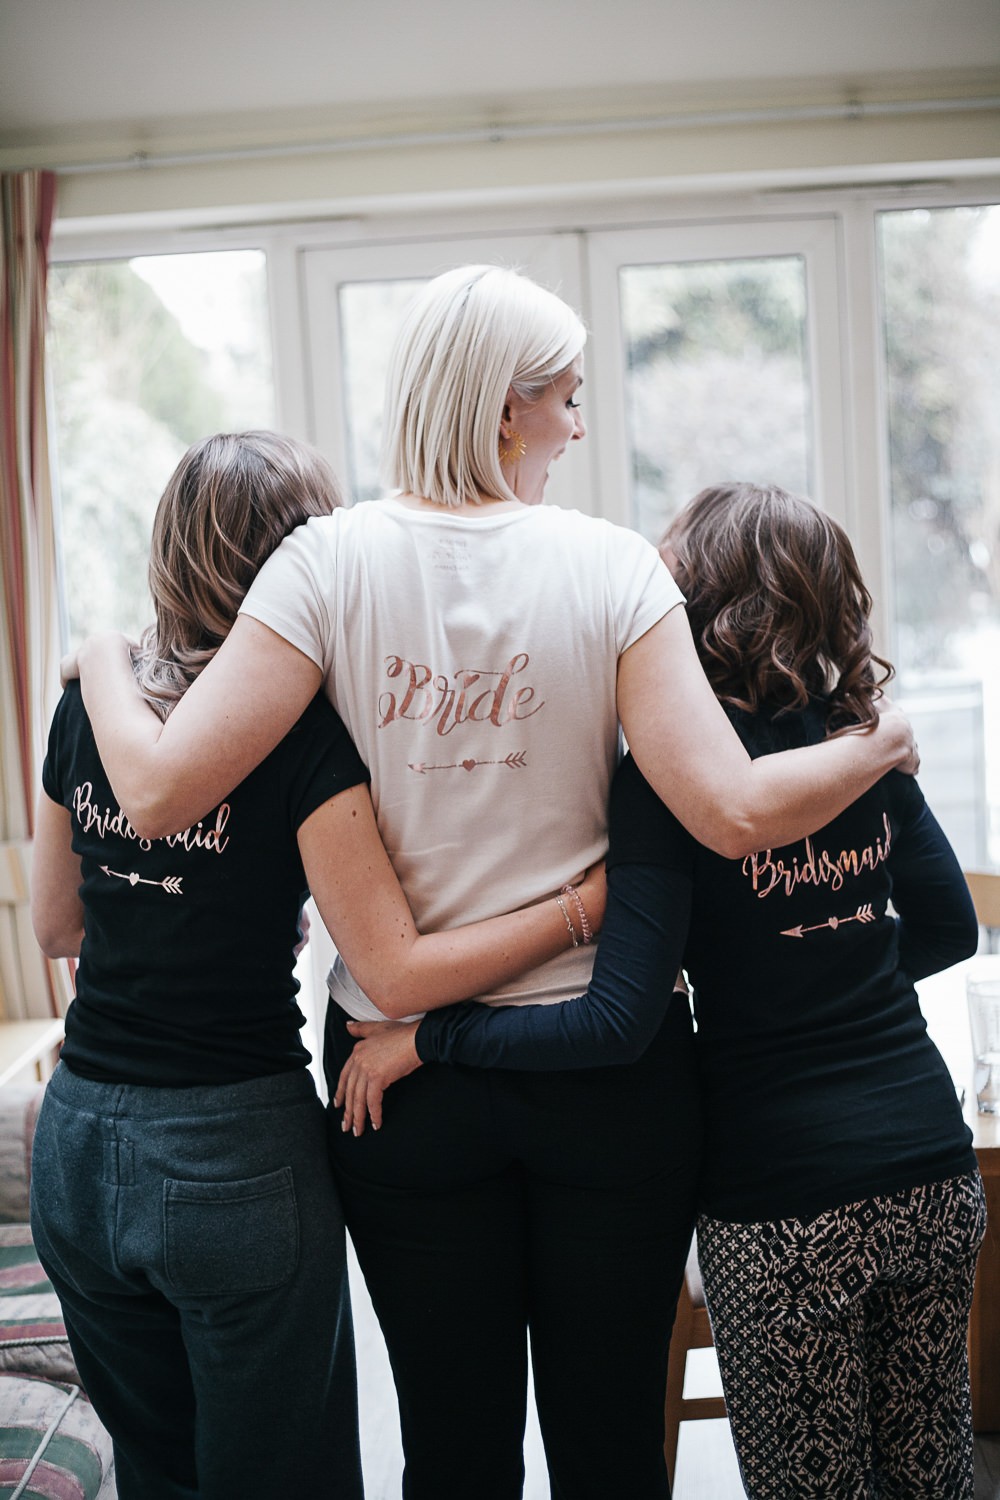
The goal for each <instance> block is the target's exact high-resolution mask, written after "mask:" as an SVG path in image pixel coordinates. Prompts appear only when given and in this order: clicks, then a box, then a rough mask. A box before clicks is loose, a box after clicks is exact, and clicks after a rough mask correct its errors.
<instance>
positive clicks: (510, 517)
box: [368, 495, 542, 526]
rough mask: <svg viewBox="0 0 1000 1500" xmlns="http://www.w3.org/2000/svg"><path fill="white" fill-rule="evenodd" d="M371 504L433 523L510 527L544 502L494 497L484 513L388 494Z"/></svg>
mask: <svg viewBox="0 0 1000 1500" xmlns="http://www.w3.org/2000/svg"><path fill="white" fill-rule="evenodd" d="M368 503H369V504H372V505H380V506H386V507H387V508H388V509H390V510H392V511H393V512H394V513H395V514H396V515H398V516H404V515H405V516H406V518H407V519H408V520H411V519H412V520H416V521H422V522H424V523H429V524H430V525H432V526H438V525H440V524H441V523H442V522H444V523H445V524H447V525H450V526H466V525H472V526H488V525H494V526H506V525H510V524H511V523H513V522H517V521H522V520H524V519H525V517H527V516H530V515H531V514H532V513H533V512H535V511H539V510H541V509H542V507H541V506H540V505H525V504H523V502H522V501H520V500H491V501H488V502H486V503H485V504H484V505H483V508H482V511H481V512H480V511H468V510H461V511H460V510H453V509H452V508H451V506H448V505H435V506H434V507H433V509H432V508H431V507H430V506H422V505H407V504H406V503H405V501H403V500H400V499H399V498H398V496H396V495H384V496H383V497H382V498H381V499H379V500H373V501H370V502H368Z"/></svg>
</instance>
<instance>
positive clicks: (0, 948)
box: [0, 172, 69, 1020]
mask: <svg viewBox="0 0 1000 1500" xmlns="http://www.w3.org/2000/svg"><path fill="white" fill-rule="evenodd" d="M54 208H55V175H54V173H52V172H14V173H4V174H2V175H0V231H2V232H0V1017H2V1018H3V1019H6V1020H19V1019H22V1018H25V1017H32V1016H38V1017H42V1016H51V1015H55V1014H59V1013H60V1012H61V1011H62V1010H64V1009H65V1005H66V1002H67V999H68V993H69V986H68V968H67V965H66V964H58V965H53V964H48V963H46V962H45V960H44V959H43V958H42V957H41V955H40V954H39V952H38V948H37V945H36V943H35V940H34V936H33V934H32V931H31V923H30V920H29V914H28V886H27V881H28V869H29V865H30V850H31V843H30V841H31V829H32V820H33V812H34V806H35V799H36V796H37V789H38V773H39V769H40V767H41V754H42V749H43V743H44V733H45V728H46V725H47V723H48V718H49V713H50V711H51V708H52V705H53V703H54V700H55V696H56V692H57V689H58V667H59V654H60V639H59V607H58V585H57V573H56V545H55V515H54V511H53V503H52V482H51V473H50V469H49V439H48V424H47V421H46V395H45V275H46V266H47V251H48V242H49V233H50V230H51V227H52V216H53V211H54Z"/></svg>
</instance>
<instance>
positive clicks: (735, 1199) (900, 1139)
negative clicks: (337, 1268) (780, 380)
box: [341, 484, 985, 1500]
mask: <svg viewBox="0 0 1000 1500" xmlns="http://www.w3.org/2000/svg"><path fill="white" fill-rule="evenodd" d="M663 553H664V557H665V559H666V561H667V562H668V564H669V566H670V567H671V569H672V570H673V571H674V574H675V576H676V578H677V581H678V583H679V584H680V586H681V588H682V589H683V591H684V594H685V596H686V600H687V613H688V616H689V619H690V622H691V628H692V632H693V635H694V639H695V644H696V647H697V650H698V655H699V658H700V660H701V663H702V665H703V667H704V669H705V672H706V675H707V676H708V679H709V681H710V682H711V684H712V686H713V688H714V690H715V692H716V694H717V696H718V698H719V700H720V702H721V703H722V704H723V706H724V707H725V709H726V712H727V714H728V716H729V718H730V721H731V722H732V724H733V726H734V728H735V730H736V732H737V733H738V735H739V736H740V739H741V740H742V742H743V744H744V745H745V746H746V749H747V751H748V753H749V754H750V755H752V756H754V757H755V758H756V757H763V756H768V755H771V754H774V753H778V752H781V751H785V750H788V749H793V748H796V747H801V746H806V745H815V744H819V743H820V742H823V741H826V740H829V739H831V738H834V737H836V736H839V735H843V734H844V733H845V732H847V731H848V730H850V729H853V728H856V727H857V726H858V725H863V724H866V723H870V722H872V721H873V720H874V717H875V715H876V712H877V710H876V707H875V703H876V699H877V698H878V695H879V692H880V690H881V686H882V684H884V683H885V681H886V680H887V679H888V677H889V676H890V675H891V669H890V668H889V666H888V663H886V662H884V661H882V659H881V658H879V657H877V656H876V655H875V654H874V653H873V651H872V645H871V633H870V629H869V624H868V614H869V611H870V608H871V599H870V596H869V594H868V591H867V589H866V588H865V586H864V583H863V581H862V578H861V575H860V572H859V570H858V566H857V562H856V560H855V557H854V553H853V550H852V548H851V544H850V541H849V540H848V538H847V536H846V534H845V533H844V531H843V530H842V529H841V528H840V527H839V526H838V525H837V524H836V523H835V522H834V521H832V520H831V519H830V518H829V517H827V516H825V515H824V514H823V513H822V512H821V511H819V510H817V509H816V507H815V506H813V505H811V504H810V503H809V502H808V501H807V500H802V499H798V498H796V497H794V496H792V495H789V494H787V493H786V492H785V491H783V490H780V489H777V488H762V487H758V486H754V485H749V484H729V485H721V486H718V487H716V488H713V489H709V490H704V491H703V492H702V493H701V494H700V495H698V496H696V497H695V499H694V500H692V501H691V502H690V504H689V505H688V506H687V507H686V508H685V509H684V510H683V511H682V512H681V514H680V515H679V516H678V517H677V519H676V520H675V521H674V523H673V525H672V526H671V527H670V529H669V531H668V532H667V535H666V537H665V539H664V543H663ZM610 835H611V847H610V851H609V854H608V896H609V905H608V920H607V922H606V924H605V927H604V930H603V932H602V937H601V945H600V950H599V953H598V958H597V963H596V966H595V970H594V974H595V984H596V985H597V986H598V988H599V991H600V992H601V993H604V992H607V993H610V994H611V995H612V996H617V998H618V1005H617V1011H616V1014H615V1015H614V1016H613V1017H612V1018H611V1023H610V1032H611V1036H610V1040H609V1039H608V1038H607V1037H605V1038H604V1039H603V1040H602V1041H601V1042H600V1047H601V1049H602V1050H603V1054H604V1055H605V1056H606V1057H610V1056H612V1055H614V1052H613V1049H614V1047H615V1046H617V1047H618V1048H619V1050H621V1049H626V1050H627V1049H628V1048H629V1047H633V1048H634V1047H636V1046H638V1047H639V1048H641V1047H642V1045H644V1042H645V1039H646V1038H648V1037H649V1036H650V1035H651V1034H652V1031H653V1029H654V1028H655V1026H656V1024H657V1017H658V1016H660V1015H662V1013H663V1009H664V1004H665V999H666V997H667V996H668V995H669V993H670V986H671V984H672V977H673V974H674V973H675V972H676V965H677V963H678V961H679V960H680V958H681V955H682V952H683V962H684V967H685V969H686V970H687V971H688V973H689V976H690V979H691V982H692V984H693V987H694V1009H695V1017H696V1021H697V1028H698V1029H697V1036H696V1039H695V1055H696V1057H697V1061H698V1073H699V1077H700V1080H701V1089H700V1093H701V1103H702V1108H703V1120H704V1153H705V1154H704V1162H703V1168H702V1179H701V1186H700V1208H701V1213H700V1217H699V1220H698V1241H699V1254H700V1261H701V1269H702V1273H703V1277H704V1282H705V1290H706V1293H707V1299H708V1305H709V1310H710V1313H711V1316H712V1323H713V1329H714V1335H715V1345H716V1349H717V1351H718V1356H719V1363H720V1367H721V1371H722V1377H723V1384H724V1387H725V1394H726V1403H727V1408H728V1412H729V1418H730V1422H731V1425H732V1431H733V1436H734V1440H735V1443H736V1449H737V1453H738V1456H739V1460H740V1467H741V1471H742V1475H743V1480H744V1484H745V1487H746V1491H747V1494H748V1495H749V1496H751V1497H752V1500H789V1497H790V1496H793V1495H794V1496H825V1497H831V1500H832V1497H836V1500H869V1497H874V1496H879V1497H889V1496H893V1497H899V1500H903V1497H906V1500H931V1497H937V1500H940V1497H942V1496H945V1495H946V1496H948V1497H949V1500H972V1494H973V1478H972V1423H971V1408H970V1398H969V1378H968V1363H967V1355H966V1330H967V1327H968V1314H969V1306H970V1302H971V1297H972V1285H973V1274H974V1270H975V1263H976V1256H977V1252H978V1248H979V1243H980V1240H981V1238H982V1235H983V1230H984V1225H985V1205H984V1199H983V1191H982V1183H981V1182H980V1179H979V1174H978V1170H977V1168H976V1160H975V1156H974V1154H973V1151H972V1147H971V1135H970V1132H969V1130H968V1128H967V1127H966V1126H965V1124H964V1122H963V1120H962V1112H961V1108H960V1107H959V1104H958V1100H957V1098H956V1094H955V1088H954V1085H953V1084H952V1081H951V1078H950V1077H949V1074H948V1071H947V1068H946V1067H945V1064H944V1061H943V1059H942V1058H941V1056H940V1054H939V1053H938V1051H937V1049H936V1048H935V1047H934V1045H933V1043H932V1042H931V1041H930V1039H929V1037H928V1036H927V1031H926V1026H925V1023H924V1021H923V1018H922V1016H921V1014H920V1007H919V1003H918V999H917V995H916V992H915V990H914V981H915V980H917V979H920V978H922V977H923V976H925V975H927V974H930V973H933V972H935V971H936V970H938V969H942V968H945V967H947V966H948V965H949V964H952V963H956V962H958V961H959V960H960V959H962V958H965V957H967V956H968V955H969V954H970V953H972V952H973V951H974V950H975V947H976V941H977V935H978V934H977V927H976V919H975V913H974V911H973V909H972V904H971V901H970V898H969V894H968V891H967V889H966V886H965V882H964V879H963V877H962V873H961V870H960V868H959V866H958V862H957V861H956V859H955V856H954V854H953V853H952V850H951V849H950V847H949V845H948V843H947V840H946V839H945V837H944V835H943V834H942V832H941V830H940V828H939V826H938V824H937V822H936V821H935V819H934V817H933V815H932V814H931V812H930V810H929V808H928V807H927V805H926V803H925V802H924V799H923V796H922V795H921V792H920V789H919V787H918V786H917V784H916V782H915V781H914V780H913V779H912V778H911V777H908V776H904V775H901V774H900V773H899V772H897V771H891V772H889V773H888V774H887V775H886V776H884V777H883V778H882V779H881V780H880V781H878V782H876V784H875V785H874V786H873V787H871V788H870V790H868V791H866V792H865V793H863V794H862V795H861V796H860V797H858V798H856V800H854V801H853V802H852V803H851V804H850V806H848V807H847V808H846V809H845V810H844V811H843V812H841V813H840V814H839V815H838V816H836V817H834V818H833V819H832V820H831V821H829V822H827V823H826V825H825V826H823V827H819V828H818V829H817V830H816V831H815V832H813V833H811V834H810V835H809V836H808V837H806V838H803V839H798V840H796V841H794V842H790V843H788V844H785V845H783V846H782V847H771V848H764V849H760V850H758V851H756V852H754V853H751V854H748V855H747V856H746V857H745V858H744V859H742V860H731V859H725V858H722V857H720V856H719V855H718V854H716V853H714V852H713V851H711V850H710V849H707V848H705V847H704V846H703V845H701V844H699V843H697V842H696V840H695V839H694V838H692V836H691V835H690V834H689V833H688V832H687V831H686V830H685V829H684V828H683V827H682V826H681V824H680V822H678V820H677V819H676V818H675V817H674V816H673V815H672V814H671V813H670V812H669V811H668V810H667V808H666V807H665V806H664V805H663V804H662V803H661V802H660V801H659V799H658V798H657V797H656V795H655V794H654V792H653V791H652V789H651V788H650V786H649V785H648V784H647V783H646V782H645V781H644V780H643V778H642V776H641V774H640V773H639V770H638V768H637V767H636V765H635V764H634V762H633V761H632V760H631V759H630V758H629V759H627V760H626V761H625V762H623V764H622V766H621V768H620V769H619V771H618V773H617V776H616V779H615V783H614V787H613V790H612V798H611V827H610ZM890 902H891V907H890ZM689 912H690V923H689V925H688V914H689ZM894 913H895V914H894ZM685 930H686V932H687V938H686V943H685ZM640 978H641V979H642V983H643V984H644V986H645V993H639V992H638V990H637V989H636V988H635V985H636V981H637V980H638V979H640ZM629 984H631V986H632V987H631V988H629ZM592 998H593V997H592V996H590V997H587V999H585V1000H575V1001H569V1002H567V1003H566V1004H565V1005H563V1006H562V1007H560V1013H559V1016H558V1022H557V1024H555V1018H553V1017H551V1016H549V1015H547V1014H546V1013H545V1012H544V1011H543V1010H541V1009H538V1008H536V1009H534V1010H519V1011H514V1010H492V1011H489V1012H486V1013H484V1011H483V1007H480V1006H459V1007H456V1008H455V1009H453V1010H444V1011H437V1012H435V1013H434V1014H433V1015H431V1016H427V1017H426V1018H425V1019H424V1020H423V1021H421V1022H420V1024H419V1026H418V1027H417V1028H416V1030H415V1031H414V1030H413V1028H412V1027H411V1028H409V1030H407V1029H404V1028H402V1027H400V1026H398V1025H397V1026H381V1027H378V1026H376V1027H372V1026H361V1027H354V1028H352V1029H353V1031H354V1034H355V1035H357V1036H360V1037H362V1038H363V1040H362V1041H361V1042H360V1043H359V1045H358V1046H357V1047H356V1049H355V1053H354V1055H353V1057H352V1059H351V1060H350V1061H349V1063H348V1065H347V1067H346V1068H345V1071H344V1076H343V1078H342V1082H341V1093H342V1095H343V1097H345V1099H346V1101H347V1107H348V1111H349V1113H350V1115H351V1121H352V1124H354V1125H355V1126H356V1125H357V1122H358V1117H359V1114H360V1113H361V1112H362V1111H363V1108H364V1107H365V1105H374V1107H375V1108H376V1109H378V1108H379V1105H380V1100H379V1093H380V1090H381V1088H382V1087H384V1086H387V1085H388V1084H389V1083H390V1082H392V1081H393V1080H394V1079H395V1078H397V1077H399V1076H402V1074H403V1073H405V1072H406V1071H408V1069H409V1068H411V1067H413V1066H418V1065H419V1063H420V1062H421V1061H425V1062H441V1061H446V1062H451V1063H460V1064H466V1065H474V1066H480V1067H494V1068H504V1067H507V1068H526V1067H532V1066H536V1067H545V1066H553V1065H559V1066H565V1065H566V1064H565V1063H558V1064H554V1063H553V1062H552V1060H551V1059H552V1058H553V1057H555V1056H558V1054H559V1053H560V1051H561V1053H562V1055H563V1057H564V1058H566V1057H569V1058H575V1059H576V1060H577V1063H578V1065H579V1063H580V1062H581V1061H585V1060H586V1057H587V1055H588V1048H591V1047H593V1045H594V1042H595V1028H594V1015H593V1009H592V1005H591V1001H592ZM590 1055H591V1056H593V1053H591V1054H590ZM532 1059H534V1061H533V1060H532ZM695 1128H697V1127H695ZM675 1139H676V1149H678V1150H683V1149H686V1141H685V1132H684V1129H683V1126H680V1127H679V1128H678V1130H677V1134H676V1137H675ZM664 1274H665V1275H668V1274H670V1275H672V1274H673V1268H670V1271H669V1272H668V1271H667V1268H666V1267H665V1268H664Z"/></svg>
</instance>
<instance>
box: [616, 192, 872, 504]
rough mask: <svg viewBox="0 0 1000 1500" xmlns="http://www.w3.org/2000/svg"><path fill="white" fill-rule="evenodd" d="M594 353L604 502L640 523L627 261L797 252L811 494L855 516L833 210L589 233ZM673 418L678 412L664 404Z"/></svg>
mask: <svg viewBox="0 0 1000 1500" xmlns="http://www.w3.org/2000/svg"><path fill="white" fill-rule="evenodd" d="M587 254H588V265H589V272H590V299H591V304H590V305H591V318H592V325H593V353H592V356H591V361H590V365H591V376H590V379H591V384H592V387H593V389H594V392H595V401H596V405H597V407H598V409H599V410H600V412H601V432H600V438H599V442H598V445H597V446H598V450H599V452H598V459H597V463H598V469H599V475H600V481H599V482H600V490H601V496H602V510H603V514H604V515H606V516H607V517H608V518H609V519H610V520H612V521H617V522H618V523H620V524H621V525H623V526H629V525H632V524H633V517H632V515H631V505H630V501H629V492H630V488H631V479H630V473H629V453H628V442H627V435H626V431H627V430H626V411H625V381H624V352H625V351H624V342H623V339H622V335H621V323H620V317H619V308H620V297H619V273H620V271H621V270H622V268H623V267H625V266H634V265H657V264H680V263H685V262H687V263H694V262H698V261H723V260H751V259H755V258H767V257H776V256H786V257H787V256H796V257H799V258H801V259H802V261H803V262H804V263H805V285H806V348H805V358H806V372H807V378H808V383H809V411H808V424H809V452H810V460H811V468H812V472H813V486H812V489H813V493H812V498H813V499H814V500H815V501H816V502H817V504H819V505H822V506H824V508H825V509H827V510H829V511H830V512H831V514H833V515H834V516H836V518H837V519H838V520H840V521H846V512H847V498H846V494H845V484H846V476H847V472H848V464H847V437H846V432H845V423H844V410H843V386H844V382H843V375H842V368H843V358H842V352H841V345H842V340H841V322H840V315H839V303H840V299H839V297H838V295H837V288H838V285H839V266H838V245H837V225H836V221H835V219H834V218H833V216H832V215H826V216H823V217H819V216H817V217H811V218H801V219H800V218H796V219H780V218H776V219H770V220H761V219H755V220H750V221H746V220H729V221H726V222H715V223H704V224H698V225H692V224H686V225H663V226H658V227H656V228H644V229H631V230H619V231H613V232H606V233H596V234H592V235H590V236H588V250H587ZM664 420H665V421H669V420H670V414H669V413H664Z"/></svg>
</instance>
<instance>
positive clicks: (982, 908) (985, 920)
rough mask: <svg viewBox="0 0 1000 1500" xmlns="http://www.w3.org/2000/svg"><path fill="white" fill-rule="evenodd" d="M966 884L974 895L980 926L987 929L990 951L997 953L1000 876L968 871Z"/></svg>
mask: <svg viewBox="0 0 1000 1500" xmlns="http://www.w3.org/2000/svg"><path fill="white" fill-rule="evenodd" d="M965 883H966V885H967V886H968V887H969V891H970V893H971V895H972V904H973V906H974V907H975V908H976V916H977V917H978V918H979V925H980V927H985V929H986V940H987V943H988V944H989V950H990V952H991V953H995V952H997V950H998V946H1000V874H990V873H988V872H987V871H985V870H966V872H965Z"/></svg>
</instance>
